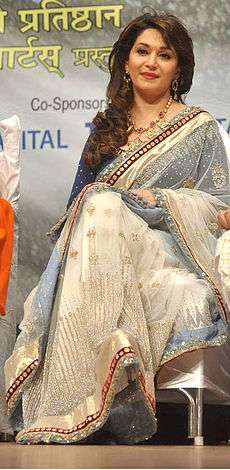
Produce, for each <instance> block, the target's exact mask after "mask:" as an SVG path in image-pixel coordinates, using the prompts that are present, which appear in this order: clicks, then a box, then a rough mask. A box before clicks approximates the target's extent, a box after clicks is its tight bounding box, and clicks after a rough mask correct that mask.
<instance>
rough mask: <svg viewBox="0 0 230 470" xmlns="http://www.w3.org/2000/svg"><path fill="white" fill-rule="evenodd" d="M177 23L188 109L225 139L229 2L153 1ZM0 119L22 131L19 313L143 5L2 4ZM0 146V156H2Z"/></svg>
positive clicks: (140, 1) (133, 0)
mask: <svg viewBox="0 0 230 470" xmlns="http://www.w3.org/2000/svg"><path fill="white" fill-rule="evenodd" d="M149 3H151V7H152V8H155V9H156V10H159V11H161V10H165V11H169V12H172V13H174V14H176V15H178V16H179V17H180V18H181V19H182V20H183V21H184V22H185V23H186V24H187V26H188V29H189V31H190V33H191V35H192V38H193V40H194V45H195V55H196V73H195V77H194V83H193V87H192V91H191V92H190V94H189V96H188V97H187V99H186V101H187V103H193V104H196V105H200V106H202V107H204V108H206V109H208V110H209V111H210V112H211V113H213V115H214V116H215V117H216V118H217V119H219V120H221V122H222V123H223V126H224V127H225V129H226V130H227V131H228V132H230V123H229V119H230V114H229V97H230V96H229V95H230V93H229V83H230V69H229V60H228V57H229V34H230V29H229V21H228V20H229V15H230V3H229V0H203V1H202V2H200V0H173V1H172V0H162V1H161V0H155V1H154V0H152V1H151V2H150V1H149ZM0 8H1V9H0V39H1V42H0V74H1V108H0V119H3V118H6V117H8V116H10V115H12V114H15V113H16V114H18V116H19V117H20V120H21V123H22V139H21V154H22V173H21V200H20V269H19V288H20V290H19V293H20V295H19V299H18V307H17V308H18V310H19V311H20V310H22V302H23V301H24V299H25V297H26V295H27V293H28V292H29V291H30V289H31V288H32V287H33V286H34V285H35V284H36V282H37V281H38V278H39V275H40V274H41V272H42V271H43V269H44V268H45V265H46V263H47V260H48V257H49V254H50V250H51V245H50V243H49V241H48V240H47V238H46V232H47V230H48V229H49V227H50V226H51V225H52V224H54V223H55V221H56V220H57V219H58V217H59V216H60V215H61V214H62V213H63V211H64V209H65V205H66V201H67V198H68V193H69V191H70V188H71V185H72V181H73V178H74V174H75V171H76V169H77V163H78V160H79V158H80V154H81V150H82V147H83V144H84V141H85V140H86V138H87V136H88V134H89V126H90V122H91V120H92V118H93V116H94V115H95V113H96V112H97V111H98V110H101V109H103V108H104V107H105V88H106V85H107V83H108V72H107V61H108V55H109V52H110V50H111V46H112V44H113V42H114V41H115V40H116V39H117V37H118V35H119V33H120V31H121V28H123V27H124V25H125V24H126V23H127V22H128V21H130V20H131V19H132V18H134V17H136V16H138V15H140V14H142V13H143V12H146V11H149V5H148V0H146V1H145V0H121V1H119V0H115V1H114V0H109V1H108V0H101V1H98V0H94V1H92V0H78V1H76V0H71V1H69V0H51V1H49V0H41V1H32V0H31V1H29V0H14V1H6V0H5V1H4V0H0ZM1 145H2V144H1V140H0V148H1Z"/></svg>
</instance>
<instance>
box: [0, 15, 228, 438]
mask: <svg viewBox="0 0 230 470" xmlns="http://www.w3.org/2000/svg"><path fill="white" fill-rule="evenodd" d="M109 68H110V74H111V78H110V82H109V85H108V90H107V97H108V107H107V109H106V110H105V112H104V113H102V112H100V113H98V114H97V116H96V117H95V119H94V121H93V123H94V129H93V131H92V133H91V135H90V137H89V139H88V141H87V144H86V146H85V149H84V151H83V155H82V157H81V160H80V163H79V167H78V171H77V175H76V178H75V182H74V185H73V189H72V192H71V196H70V200H69V204H68V211H67V213H66V214H65V216H64V217H63V218H62V219H61V221H60V222H59V223H58V224H57V225H56V227H55V228H54V229H53V231H52V235H53V236H55V234H56V235H58V236H59V238H58V239H57V242H56V245H55V248H54V250H53V253H52V256H51V258H50V261H49V263H48V266H47V268H46V270H45V272H44V274H43V276H42V277H41V280H40V282H39V284H38V286H37V287H36V288H35V289H34V290H33V291H32V293H31V294H30V295H29V297H28V299H27V301H26V303H25V315H24V319H23V321H22V324H21V330H22V331H21V334H20V335H19V337H18V340H17V343H16V347H15V350H14V353H13V355H12V356H11V358H10V359H9V360H8V361H7V363H6V367H5V372H6V382H7V403H8V410H9V413H11V414H12V416H15V415H17V414H18V413H20V409H21V408H20V403H21V402H22V410H23V421H24V427H23V429H22V431H21V432H20V433H19V434H18V436H17V441H18V442H19V443H36V442H47V443H50V442H56V443H63V444H66V443H74V442H79V441H80V442H81V441H83V442H89V441H87V440H86V441H85V439H86V438H88V439H89V438H90V437H91V438H92V436H98V438H99V440H100V436H101V435H102V434H100V430H102V431H103V430H104V431H106V432H108V433H109V432H110V433H111V434H112V435H113V437H114V438H115V440H116V442H120V443H136V442H139V441H142V440H143V439H147V438H148V437H150V436H151V435H153V434H154V432H156V418H155V410H156V404H155V398H154V397H155V394H154V378H155V375H156V373H157V371H158V370H159V368H160V367H161V366H162V364H164V363H166V362H167V361H169V360H170V359H172V358H174V357H176V356H178V355H180V354H184V353H186V352H187V351H191V350H194V349H197V348H204V347H211V346H217V345H221V344H223V343H224V342H225V341H226V340H227V338H228V336H229V325H228V321H227V310H226V306H225V303H224V301H223V299H222V296H221V285H220V282H219V279H218V277H217V275H216V272H215V263H214V260H215V248H216V241H217V238H218V237H219V235H220V234H221V233H222V230H221V229H220V227H219V225H218V221H217V215H218V212H219V210H221V209H222V210H225V209H226V208H227V205H229V169H228V162H227V157H226V149H225V145H224V143H223V141H222V138H221V135H220V132H219V128H218V124H217V122H216V121H215V119H214V118H213V117H212V116H211V115H210V114H209V113H208V112H207V111H204V110H203V109H201V108H198V107H194V106H187V105H185V104H184V102H183V99H182V96H183V95H184V94H185V93H188V91H189V90H190V87H191V84H192V78H193V70H194V56H193V47H192V41H191V38H190V37H189V35H188V32H187V30H186V28H185V27H184V26H183V25H182V24H181V22H180V21H179V20H178V19H177V18H176V17H175V16H173V15H167V14H160V15H158V14H155V15H150V14H145V15H143V16H141V17H138V18H136V19H135V20H133V21H132V22H131V23H130V24H129V25H128V26H127V27H126V28H125V29H124V31H123V32H122V33H121V35H120V37H119V39H118V41H117V42H116V43H115V44H114V47H113V50H112V53H111V56H110V61H109Z"/></svg>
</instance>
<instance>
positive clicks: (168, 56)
mask: <svg viewBox="0 0 230 470" xmlns="http://www.w3.org/2000/svg"><path fill="white" fill-rule="evenodd" d="M160 57H163V59H170V58H171V56H170V55H169V54H167V53H166V52H161V54H160Z"/></svg>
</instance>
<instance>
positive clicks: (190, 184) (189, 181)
mask: <svg viewBox="0 0 230 470" xmlns="http://www.w3.org/2000/svg"><path fill="white" fill-rule="evenodd" d="M195 185H196V181H195V180H194V178H193V177H192V176H188V178H186V179H185V180H184V181H183V183H182V187H183V188H189V189H193V188H194V187H195Z"/></svg>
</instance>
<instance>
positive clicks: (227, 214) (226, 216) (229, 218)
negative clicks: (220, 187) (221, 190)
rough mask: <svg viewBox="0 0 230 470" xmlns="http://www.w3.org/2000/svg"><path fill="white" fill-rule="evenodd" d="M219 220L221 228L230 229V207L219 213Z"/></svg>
mask: <svg viewBox="0 0 230 470" xmlns="http://www.w3.org/2000/svg"><path fill="white" fill-rule="evenodd" d="M217 219H218V223H219V226H220V227H221V228H225V230H228V229H230V207H229V209H226V210H221V211H219V212H218V215H217Z"/></svg>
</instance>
